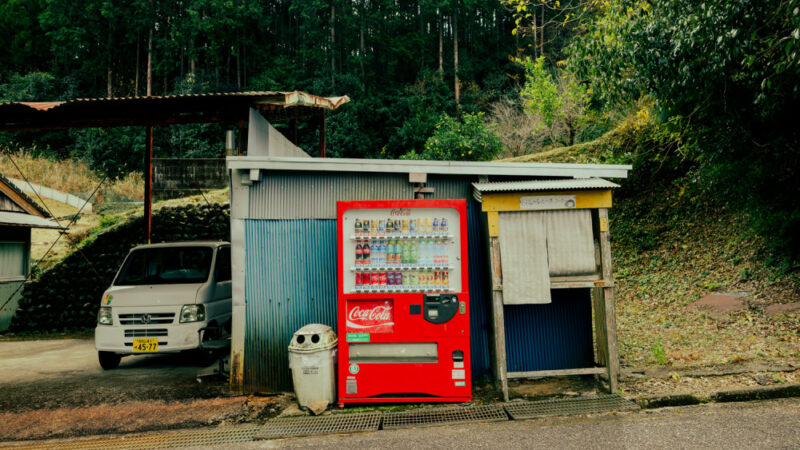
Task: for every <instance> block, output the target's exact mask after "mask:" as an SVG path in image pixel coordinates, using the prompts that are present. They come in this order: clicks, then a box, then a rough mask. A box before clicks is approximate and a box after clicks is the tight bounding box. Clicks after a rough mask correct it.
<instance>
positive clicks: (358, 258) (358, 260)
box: [356, 241, 364, 266]
mask: <svg viewBox="0 0 800 450" xmlns="http://www.w3.org/2000/svg"><path fill="white" fill-rule="evenodd" d="M363 251H364V249H363V248H362V247H361V241H356V265H357V266H359V265H361V263H362V258H363V256H364V254H363Z"/></svg>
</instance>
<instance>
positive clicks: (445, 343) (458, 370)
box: [337, 200, 471, 404]
mask: <svg viewBox="0 0 800 450" xmlns="http://www.w3.org/2000/svg"><path fill="white" fill-rule="evenodd" d="M337 218H338V231H337V232H338V246H339V249H338V250H339V256H338V269H339V270H338V272H339V273H338V275H339V280H338V281H339V283H338V284H339V293H338V299H339V300H338V333H339V366H338V367H339V369H338V370H339V374H338V375H339V379H338V385H339V403H340V404H346V403H374V402H436V401H438V402H463V401H469V400H470V399H471V382H470V371H469V368H470V349H469V341H470V339H469V338H470V331H469V289H468V283H467V280H468V279H469V277H468V276H467V275H468V274H467V267H468V266H467V222H466V200H396V201H353V202H338V204H337Z"/></svg>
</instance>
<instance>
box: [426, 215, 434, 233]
mask: <svg viewBox="0 0 800 450" xmlns="http://www.w3.org/2000/svg"><path fill="white" fill-rule="evenodd" d="M425 232H426V233H433V222H431V218H430V217H426V218H425Z"/></svg>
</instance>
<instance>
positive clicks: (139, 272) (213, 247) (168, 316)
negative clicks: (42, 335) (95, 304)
mask: <svg viewBox="0 0 800 450" xmlns="http://www.w3.org/2000/svg"><path fill="white" fill-rule="evenodd" d="M231 313H232V303H231V247H230V243H228V242H222V241H219V242H215V241H191V242H174V243H163V244H148V245H140V246H137V247H134V248H133V249H131V251H130V252H129V253H128V255H127V257H126V258H125V261H124V262H123V263H122V266H121V267H120V269H119V271H118V272H117V275H116V277H115V278H114V281H113V283H112V284H111V286H110V287H109V288H108V289H106V291H105V292H104V293H103V297H102V299H101V301H100V309H99V310H98V312H97V327H96V328H95V333H94V342H95V348H97V352H98V357H99V360H100V366H101V367H102V368H103V369H105V370H110V369H115V368H116V367H117V366H119V363H120V359H121V358H122V357H123V356H128V355H140V354H155V353H176V352H181V351H186V350H194V351H198V352H199V353H200V355H201V356H202V358H201V359H202V360H206V361H207V362H208V363H210V362H211V361H208V357H209V356H210V354H213V352H214V351H216V350H219V349H221V348H224V347H226V346H227V345H229V341H228V340H227V336H229V335H230V325H231Z"/></svg>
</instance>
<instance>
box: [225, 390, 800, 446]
mask: <svg viewBox="0 0 800 450" xmlns="http://www.w3.org/2000/svg"><path fill="white" fill-rule="evenodd" d="M274 447H282V448H283V447H288V448H331V447H338V448H347V449H354V448H365V449H366V448H415V449H416V448H437V449H438V448H503V449H507V448H543V449H553V448H576V449H589V448H636V449H639V448H725V449H731V448H800V399H785V400H774V401H764V402H749V403H715V404H708V405H698V406H687V407H679V408H663V409H659V410H649V411H642V412H636V413H624V414H610V415H608V414H607V415H598V416H590V417H585V416H582V417H567V418H557V419H538V420H528V421H509V422H495V423H486V424H475V425H460V426H450V427H436V428H423V429H404V430H396V431H378V432H375V433H362V434H353V435H349V436H323V437H315V438H302V439H287V440H283V441H260V442H253V443H249V444H246V445H242V444H237V445H236V446H231V447H230V448H274Z"/></svg>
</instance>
